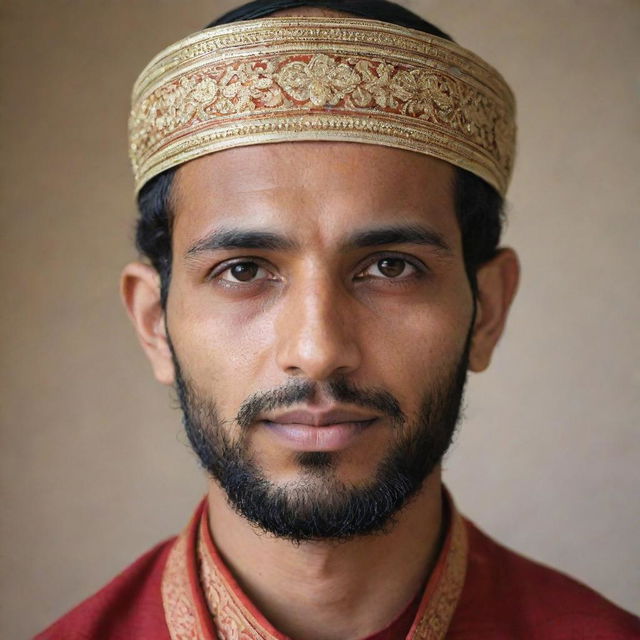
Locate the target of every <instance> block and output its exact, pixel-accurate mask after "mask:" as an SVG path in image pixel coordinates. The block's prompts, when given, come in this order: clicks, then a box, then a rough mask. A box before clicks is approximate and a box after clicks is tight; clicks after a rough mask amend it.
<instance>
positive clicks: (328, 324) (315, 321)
mask: <svg viewBox="0 0 640 640" xmlns="http://www.w3.org/2000/svg"><path fill="white" fill-rule="evenodd" d="M350 302H351V301H350V300H349V297H348V294H347V293H346V292H345V291H341V290H340V289H339V287H337V286H335V285H334V284H332V283H331V282H329V281H328V279H320V278H316V279H314V280H310V279H309V280H306V281H305V282H300V283H298V285H297V286H296V287H293V286H292V287H291V289H290V290H289V291H288V292H287V294H286V299H285V301H283V304H282V305H281V307H280V310H279V315H278V318H277V330H276V336H277V337H276V340H277V345H276V349H277V353H276V359H277V364H278V366H279V367H280V369H281V370H282V371H284V372H286V373H287V374H288V375H295V376H300V377H306V378H309V379H311V380H315V381H322V380H327V379H330V378H331V377H334V376H338V375H346V374H349V373H351V372H352V371H354V370H356V369H357V368H358V367H359V366H360V362H361V353H360V349H359V347H358V344H357V341H356V335H357V325H356V322H355V318H354V314H353V308H352V307H351V305H350ZM350 311H351V312H350Z"/></svg>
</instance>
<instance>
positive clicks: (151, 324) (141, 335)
mask: <svg viewBox="0 0 640 640" xmlns="http://www.w3.org/2000/svg"><path fill="white" fill-rule="evenodd" d="M120 294H121V296H122V301H123V303H124V306H125V309H126V310H127V313H128V315H129V318H130V320H131V322H132V324H133V327H134V329H135V330H136V333H137V335H138V340H139V341H140V344H141V346H142V348H143V350H144V352H145V354H146V356H147V358H149V362H150V363H151V366H152V368H153V372H154V374H155V377H156V379H157V380H158V381H159V382H161V383H162V384H167V385H171V384H173V382H174V368H173V360H172V358H171V350H170V349H169V342H168V340H167V333H166V327H165V316H164V309H163V308H162V304H161V298H160V278H159V276H158V272H157V271H156V270H155V269H154V268H153V267H151V266H149V265H146V264H143V263H142V262H132V263H130V264H128V265H127V266H126V267H125V268H124V269H123V271H122V276H121V279H120Z"/></svg>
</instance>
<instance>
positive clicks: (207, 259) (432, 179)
mask: <svg viewBox="0 0 640 640" xmlns="http://www.w3.org/2000/svg"><path fill="white" fill-rule="evenodd" d="M273 15H316V16H317V15H322V16H340V15H343V14H342V13H341V12H336V11H332V10H327V9H314V8H309V7H302V8H298V9H295V10H291V9H289V10H286V11H282V12H278V13H275V14H273ZM452 180H453V168H452V167H451V166H450V165H448V164H447V163H445V162H442V161H440V160H437V159H434V158H431V157H428V156H424V155H420V154H417V153H413V152H409V151H403V150H399V149H391V148H387V147H382V146H375V145H364V144H356V143H333V142H331V143H329V142H296V143H281V144H270V145H256V146H250V147H242V148H236V149H229V150H226V151H222V152H219V153H216V154H212V155H209V156H204V157H202V158H198V159H196V160H193V161H191V162H189V163H187V164H185V165H183V166H182V167H180V169H179V170H178V172H177V174H176V179H175V181H174V189H173V196H174V214H175V218H174V224H173V264H172V280H171V286H170V291H169V297H168V302H167V308H166V311H165V310H163V309H162V307H161V304H160V287H159V278H158V275H157V273H156V272H155V270H154V269H153V268H152V267H150V266H149V265H146V264H143V263H140V262H134V263H131V264H129V265H127V266H126V267H125V269H124V271H123V274H122V284H121V290H122V297H123V300H124V304H125V307H126V309H127V311H128V314H129V316H130V318H131V320H132V322H133V325H134V327H135V329H136V331H137V334H138V337H139V340H140V343H141V345H142V348H143V349H144V351H145V353H146V355H147V356H148V358H149V361H150V362H151V365H152V368H153V372H154V375H155V377H156V378H157V380H158V381H159V382H161V383H163V384H166V385H173V383H174V379H175V372H174V367H173V363H172V359H171V352H170V349H169V345H168V341H167V331H168V332H169V334H170V336H171V340H172V343H173V346H174V349H175V352H176V354H177V356H178V359H179V361H180V363H181V366H182V368H183V372H185V373H186V374H188V376H189V378H190V380H191V382H192V383H193V385H194V386H195V387H196V388H197V391H198V393H199V394H201V395H203V396H204V397H207V398H212V399H215V401H216V403H217V406H218V408H219V411H220V414H221V416H222V418H223V419H224V420H225V421H226V422H225V428H227V430H228V435H229V436H230V437H232V438H233V437H237V435H238V434H237V433H234V429H233V418H234V416H235V415H236V413H237V410H238V408H239V406H240V404H241V403H242V402H243V401H244V400H245V399H246V398H248V397H249V396H250V395H251V394H252V393H254V392H256V391H264V390H269V389H275V388H277V387H279V386H281V385H283V384H284V383H285V382H286V381H287V380H288V379H290V378H291V377H302V378H304V379H309V380H314V381H318V382H325V381H327V380H330V379H331V378H332V377H335V376H346V377H347V378H348V379H349V380H350V381H352V382H354V383H356V384H359V385H362V386H364V387H380V388H383V389H386V390H387V391H389V392H390V393H392V394H393V395H394V397H395V398H397V399H398V401H399V402H400V405H401V408H402V410H403V412H404V413H405V415H406V416H407V417H408V419H409V422H410V423H413V421H414V419H415V417H416V414H417V410H418V408H419V402H420V399H421V395H422V393H423V392H424V390H425V388H429V387H430V386H431V385H434V384H435V383H436V382H437V381H438V380H439V379H442V376H443V375H444V373H445V372H447V371H450V370H451V368H452V367H453V366H454V364H455V362H456V361H457V359H458V358H459V357H460V354H461V352H462V349H463V346H464V341H465V338H466V335H467V331H468V330H469V326H470V323H471V318H472V312H473V299H472V293H471V289H470V286H469V282H468V279H467V276H466V274H465V270H464V262H463V255H462V247H461V237H460V230H459V228H458V224H457V220H456V217H455V210H454V201H453V192H452ZM398 224H412V225H421V226H423V227H425V228H427V229H429V230H430V231H433V232H435V233H436V234H438V235H439V237H440V238H441V239H442V240H443V241H444V243H445V244H446V246H447V250H442V249H437V248H434V247H433V246H428V245H418V244H411V243H394V244H388V245H384V246H376V247H361V248H353V247H352V248H349V249H344V248H343V247H342V246H341V245H342V244H344V241H345V239H346V238H347V237H348V236H349V235H350V234H352V233H353V232H354V231H362V230H369V229H373V228H379V227H385V226H389V225H398ZM222 227H234V228H241V229H245V230H246V229H252V230H262V231H270V232H275V233H278V234H281V235H283V236H286V237H287V238H289V239H291V240H293V241H294V242H295V243H296V244H297V245H298V246H297V248H295V249H287V250H283V249H278V250H273V249H270V250H265V249H260V250H255V249H250V250H248V249H233V250H229V249H227V250H216V251H209V252H199V253H198V254H197V255H196V256H194V255H191V256H190V255H189V254H188V252H189V249H190V248H192V247H193V246H194V245H196V244H197V243H198V242H199V241H201V240H202V239H203V238H205V237H206V236H207V235H208V234H210V233H211V232H213V231H215V230H219V229H220V228H222ZM385 256H392V257H396V258H401V259H406V260H407V263H398V262H396V263H395V265H396V266H397V265H399V264H404V265H405V267H404V271H402V273H401V274H400V276H398V277H395V278H389V277H387V276H388V271H387V272H384V273H383V271H382V270H381V269H380V268H379V265H380V263H379V262H378V261H379V260H380V259H381V258H383V257H385ZM249 258H250V259H251V260H253V261H257V262H258V263H259V264H260V267H261V268H260V270H259V271H258V272H257V273H256V281H255V282H251V283H246V282H244V283H238V282H237V279H234V277H233V275H232V273H231V272H230V271H229V269H227V270H226V271H222V272H220V271H221V270H222V269H224V266H225V264H224V263H227V262H228V261H230V260H236V261H242V260H244V261H247V260H248V259H249ZM412 265H414V266H412ZM212 272H214V273H215V275H214V277H211V274H212ZM518 277H519V266H518V260H517V257H516V255H515V253H514V252H513V251H512V250H511V249H502V250H501V251H500V252H499V253H498V255H497V256H496V257H495V258H494V259H493V260H491V261H490V262H489V263H486V264H485V265H483V266H482V267H481V268H480V269H479V271H478V273H477V279H478V289H479V291H478V296H477V311H476V318H475V323H474V326H473V337H472V344H471V351H470V358H469V368H470V370H471V371H475V372H479V371H482V370H484V369H485V368H486V367H487V366H488V365H489V363H490V360H491V355H492V353H493V350H494V348H495V346H496V344H497V342H498V339H499V338H500V336H501V334H502V332H503V329H504V326H505V321H506V317H507V313H508V311H509V307H510V305H511V302H512V300H513V297H514V295H515V292H516V289H517V284H518ZM225 284H226V285H227V286H225ZM417 380H418V381H421V383H420V384H416V381H417ZM326 403H327V398H324V397H323V396H322V395H321V394H317V395H316V397H315V398H314V399H313V402H311V403H309V404H307V405H305V406H304V407H296V408H307V409H313V408H317V407H321V406H324V405H326ZM352 408H353V407H352ZM288 409H289V408H288ZM391 438H392V433H391V431H390V428H389V425H388V424H387V423H385V421H384V420H381V421H379V424H376V425H375V427H373V428H369V429H367V430H366V431H365V432H363V434H362V435H360V436H358V437H357V438H356V439H355V441H354V442H353V443H352V444H351V445H350V446H348V447H347V448H345V449H343V450H340V451H337V452H335V453H334V456H335V465H334V468H333V473H334V474H335V477H336V478H338V479H340V480H341V481H343V482H345V483H347V484H351V485H356V486H357V485H359V484H362V483H366V482H367V481H368V480H370V479H371V478H372V477H373V475H374V473H375V471H376V469H377V466H378V464H379V462H380V460H381V459H382V457H383V455H384V453H385V450H386V448H387V447H388V446H389V443H390V442H391ZM248 446H249V450H250V452H251V454H252V455H253V457H254V460H255V461H256V462H257V463H258V464H259V465H260V467H261V468H262V469H263V471H264V472H265V475H266V476H267V477H268V479H269V480H270V481H271V482H273V483H276V484H285V483H287V482H290V481H292V480H294V481H295V480H296V479H299V477H300V474H301V470H300V468H299V465H298V464H296V460H295V455H294V452H292V451H291V449H290V448H289V447H287V446H286V445H283V443H282V442H281V441H278V439H277V438H275V437H274V436H273V434H272V433H270V432H269V430H268V429H266V428H264V426H262V425H261V424H259V423H258V424H256V425H253V426H252V428H251V429H250V431H249V437H248ZM440 471H441V470H440V467H438V468H437V469H436V470H435V471H434V473H432V474H431V475H430V476H429V477H428V478H427V480H426V481H425V483H424V485H423V487H422V489H421V491H420V492H419V493H418V495H417V496H416V497H415V498H414V499H413V500H412V501H411V502H410V503H409V504H408V505H407V506H406V507H405V508H404V509H403V510H401V512H400V513H399V514H398V516H397V519H396V521H395V524H394V525H393V526H392V527H390V528H389V530H388V531H387V532H385V533H384V534H380V535H375V536H364V537H359V538H355V539H352V540H350V541H348V542H345V543H342V544H336V543H333V542H331V541H325V542H305V543H302V544H300V545H293V544H292V543H290V542H288V541H286V540H281V539H276V538H274V537H272V536H265V535H264V534H261V533H259V532H257V531H256V530H255V529H254V528H252V527H251V526H250V524H249V523H248V522H247V521H246V520H244V519H243V518H242V517H240V516H239V515H238V514H237V513H236V512H235V511H234V510H233V509H232V508H231V507H230V506H229V505H228V503H227V501H226V497H225V495H224V492H223V491H222V489H221V488H220V487H219V486H218V485H217V484H216V482H215V481H213V480H210V481H209V492H208V500H209V513H210V528H211V531H212V535H213V537H214V539H215V541H216V545H217V547H218V549H219V551H220V553H221V555H222V557H223V558H224V560H225V562H226V563H227V565H228V566H229V568H230V569H231V570H232V572H233V573H234V575H235V577H236V579H237V580H238V582H239V583H240V585H241V586H242V588H243V589H244V591H245V592H246V593H247V595H248V596H249V597H250V598H251V600H252V601H253V603H254V604H255V605H256V606H257V607H258V609H259V610H260V611H261V612H262V613H263V614H264V615H265V616H266V617H267V619H269V621H270V622H271V623H272V624H273V625H274V626H275V627H276V628H277V629H278V630H279V631H281V632H283V633H285V634H286V635H288V636H289V637H293V638H296V639H298V640H355V639H357V638H363V637H366V636H368V635H370V634H372V633H375V632H376V631H378V630H380V629H382V628H384V627H385V626H387V625H388V624H389V623H390V622H391V621H392V620H393V619H394V618H395V617H396V616H397V615H399V613H400V612H401V611H402V610H403V609H404V608H405V606H406V605H407V603H408V602H409V601H411V600H412V599H413V597H414V596H415V594H416V593H417V591H418V590H419V589H420V588H421V587H422V585H423V584H424V583H425V581H426V580H427V578H428V576H429V574H430V572H431V570H432V568H433V565H434V562H435V560H436V557H437V553H438V551H439V541H440V539H441V535H442V504H441V477H440ZM292 602H295V603H296V606H295V607H291V603H292ZM319 629H320V630H322V631H321V632H319V631H318V630H319Z"/></svg>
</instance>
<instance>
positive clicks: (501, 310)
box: [469, 249, 520, 371]
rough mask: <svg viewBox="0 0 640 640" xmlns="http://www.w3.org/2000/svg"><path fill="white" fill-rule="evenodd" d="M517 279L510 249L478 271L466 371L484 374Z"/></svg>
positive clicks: (503, 322) (516, 264)
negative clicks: (474, 311) (476, 297)
mask: <svg viewBox="0 0 640 640" xmlns="http://www.w3.org/2000/svg"><path fill="white" fill-rule="evenodd" d="M519 278H520V265H519V264H518V256H517V255H516V253H515V251H513V249H500V251H499V252H498V254H497V255H496V257H495V258H493V259H492V260H489V262H486V263H485V264H483V265H482V266H481V267H480V268H479V269H478V272H477V280H478V301H477V303H478V306H477V312H476V320H475V324H474V329H473V339H472V342H471V352H470V354H469V369H471V371H484V370H485V369H486V368H487V367H488V366H489V363H490V362H491V355H492V354H493V350H494V348H495V346H496V344H497V343H498V340H499V338H500V336H501V335H502V332H503V331H504V327H505V323H506V321H507V315H508V313H509V308H510V306H511V302H512V301H513V298H514V296H515V295H516V290H517V289H518V280H519Z"/></svg>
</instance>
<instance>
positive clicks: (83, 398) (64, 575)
mask: <svg viewBox="0 0 640 640" xmlns="http://www.w3.org/2000/svg"><path fill="white" fill-rule="evenodd" d="M233 4H234V3H233V2H231V1H229V2H226V1H225V2H212V1H211V0H208V1H204V0H180V1H178V0H175V1H172V2H170V1H169V0H155V1H154V0H136V1H135V2H128V1H125V0H119V1H118V0H111V1H107V0H100V1H98V0H93V1H90V0H82V1H81V0H75V1H73V0H28V1H21V2H17V1H16V2H7V1H4V2H3V3H2V33H1V34H0V42H2V76H3V81H2V84H3V91H2V102H3V104H2V131H1V134H2V140H3V143H2V146H3V151H2V155H1V157H2V167H1V170H0V180H1V188H2V250H1V252H0V261H1V265H0V280H1V285H2V292H3V296H4V299H3V302H2V305H1V307H0V314H1V316H0V329H1V332H2V336H1V337H2V357H3V360H2V364H3V366H2V369H1V371H0V376H1V380H0V384H1V390H2V404H1V409H0V411H1V419H2V448H1V452H2V460H1V461H0V473H1V480H2V530H1V533H2V552H1V561H2V589H1V591H0V602H1V603H2V605H1V606H2V609H3V611H2V625H1V628H0V636H1V637H2V638H24V637H28V636H29V635H30V634H32V633H34V632H35V631H37V630H38V629H40V628H41V627H43V626H44V625H45V624H46V623H48V622H50V621H52V620H53V619H54V618H55V617H56V616H58V615H60V614H61V613H63V611H65V610H66V609H67V608H69V607H70V606H71V605H73V604H75V603H76V602H77V601H79V600H80V599H81V598H83V597H84V596H87V595H88V594H89V593H91V592H92V591H93V590H95V589H97V588H98V587H100V586H101V585H102V584H104V582H105V581H106V580H107V579H108V578H110V577H111V576H112V575H114V574H115V573H116V572H117V571H118V570H119V569H121V568H122V567H124V566H125V565H126V564H128V563H129V562H130V561H132V560H133V559H134V558H135V557H136V556H137V555H139V554H140V553H142V552H143V551H144V550H145V549H147V548H148V547H150V546H151V545H152V544H154V543H156V542H157V541H159V540H161V539H162V538H164V537H166V536H168V535H170V534H172V533H174V532H177V531H178V530H179V529H180V528H181V527H182V526H183V524H184V523H185V522H186V519H187V517H188V515H189V513H190V511H191V510H192V508H193V507H194V505H195V503H196V501H197V500H198V498H199V496H200V495H201V493H202V492H203V488H204V482H203V479H202V477H201V475H200V473H199V471H198V470H197V466H196V464H195V461H194V459H193V456H192V455H191V454H190V453H189V451H188V449H187V446H186V444H185V442H186V439H185V437H184V436H183V435H182V432H181V427H180V422H179V415H178V412H177V411H176V410H175V401H174V400H173V399H172V397H171V394H169V393H168V392H167V391H166V390H165V389H164V388H161V387H159V386H158V385H157V384H156V383H155V382H154V381H153V379H152V377H151V374H150V371H149V368H148V366H147V363H146V361H145V360H144V358H143V356H142V354H141V352H140V350H139V349H138V346H137V343H136V340H135V338H134V335H133V331H132V330H131V328H130V327H129V325H128V321H127V320H126V318H125V315H124V313H123V312H122V310H121V307H120V302H119V299H118V293H117V282H118V275H119V270H120V268H121V266H122V265H123V264H124V263H125V262H126V261H128V260H129V259H131V258H133V257H134V256H135V253H134V250H133V247H132V235H133V221H134V213H135V211H134V206H133V199H132V181H131V177H130V174H129V168H128V163H127V158H126V151H125V150H126V132H125V125H126V118H127V111H128V93H129V89H130V86H131V84H132V83H133V80H134V78H135V76H136V75H137V73H138V71H139V70H140V69H141V68H142V66H143V65H144V64H145V63H146V62H147V61H148V59H149V58H150V57H151V56H152V55H153V54H155V53H156V52H157V51H158V50H159V49H160V48H161V47H162V46H164V45H166V44H169V43H170V42H172V41H173V40H175V39H177V38H178V37H181V36H183V35H186V34H187V33H189V32H191V31H195V30H197V29H198V28H200V27H201V26H202V25H204V24H205V23H206V22H208V21H209V20H210V19H212V18H214V17H215V16H216V15H218V14H219V13H220V12H221V11H222V10H224V9H228V8H230V7H231V6H232V5H233ZM408 6H410V7H411V8H414V9H416V10H418V11H419V12H421V13H422V14H423V15H424V16H425V17H427V18H428V19H431V20H432V21H433V22H435V23H436V24H438V25H439V26H441V27H442V28H443V29H445V30H447V31H449V32H450V33H451V34H452V35H453V36H454V37H455V38H456V39H458V40H459V41H460V42H461V43H462V44H465V45H466V46H468V47H470V48H471V49H473V50H475V51H477V52H478V53H479V54H481V55H482V56H484V57H485V58H486V59H488V60H489V61H491V62H493V63H494V64H495V65H496V66H497V67H498V68H499V69H500V70H501V71H502V72H503V73H504V75H505V76H506V77H507V78H508V80H509V81H510V82H511V83H512V85H513V88H514V90H515V93H516V95H517V97H518V101H519V125H520V142H519V158H518V163H517V168H516V173H515V177H514V181H513V187H512V190H511V193H510V201H511V205H510V226H509V229H508V232H507V234H506V241H507V242H508V243H509V244H511V245H513V246H515V247H516V248H517V249H518V250H519V252H520V255H521V257H522V264H523V282H522V288H521V291H520V294H519V297H518V299H517V300H516V306H515V309H514V311H513V315H512V318H511V322H510V325H509V328H508V331H507V335H506V337H505V339H504V341H503V343H502V344H501V346H500V347H499V350H498V353H497V356H496V358H495V362H494V365H493V367H492V369H491V370H490V371H489V372H487V373H485V374H483V375H481V376H477V377H473V378H472V379H471V382H470V387H469V392H468V396H467V399H468V402H467V404H468V408H467V410H466V416H467V419H466V422H465V424H464V425H463V428H462V430H461V433H460V434H459V437H458V440H457V445H456V447H455V450H454V452H453V453H452V454H451V455H450V456H449V458H448V461H447V464H446V467H447V470H446V477H447V478H448V483H449V486H450V487H451V488H452V490H453V492H454V494H455V495H456V496H457V500H458V503H459V505H460V506H461V507H462V509H463V510H464V511H465V512H466V513H467V514H468V515H470V516H471V517H472V518H474V519H475V520H476V522H477V523H478V524H479V525H480V526H482V527H483V528H485V529H486V530H488V531H489V532H491V533H492V534H493V535H494V536H496V537H497V538H498V539H499V540H501V541H503V542H505V543H507V544H509V545H511V546H513V547H515V548H517V549H519V550H521V551H523V552H525V553H527V554H529V555H531V556H535V557H537V558H539V559H540V560H542V561H544V562H546V563H549V564H552V565H555V566H557V567H560V568H562V569H563V570H565V571H567V572H569V573H571V574H572V575H574V576H576V577H578V578H580V579H581V580H583V581H585V582H587V583H589V584H591V585H593V586H594V587H595V588H596V589H598V590H599V591H601V592H602V593H604V594H605V595H606V596H608V597H609V598H610V599H612V600H613V601H615V602H617V603H619V604H621V605H624V606H625V607H627V608H629V609H633V610H635V611H636V612H637V611H638V610H639V609H640V571H639V566H638V565H639V562H638V560H639V558H640V536H639V535H638V530H639V525H640V518H639V516H640V505H639V501H638V494H639V487H640V482H639V481H640V464H639V463H640V460H639V458H640V456H639V453H640V444H639V441H638V430H637V425H638V418H639V417H640V406H639V401H638V396H639V394H638V387H639V382H640V370H639V368H638V356H639V349H638V347H639V332H638V317H639V313H638V312H639V310H640V309H639V307H640V303H639V297H638V291H640V282H639V278H638V274H639V273H640V268H639V267H640V264H639V260H638V249H639V247H638V239H639V238H640V217H639V211H638V203H639V202H640V190H639V185H640V180H638V166H639V164H640V157H639V153H638V142H639V128H640V123H639V119H638V113H639V111H638V106H639V105H638V102H639V96H640V83H639V77H638V66H637V61H638V59H639V55H638V54H639V51H638V42H640V38H639V36H640V5H639V4H638V2H637V0H609V1H606V0H580V1H577V0H575V1H571V0H565V1H560V0H555V1H554V0H544V1H540V0H537V1H536V2H529V1H525V0H519V1H516V0H484V1H483V2H476V1H471V0H440V1H436V0H433V1H430V0H425V1H423V2H422V1H418V0H415V1H414V2H410V3H408ZM480 8H482V11H480Z"/></svg>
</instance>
